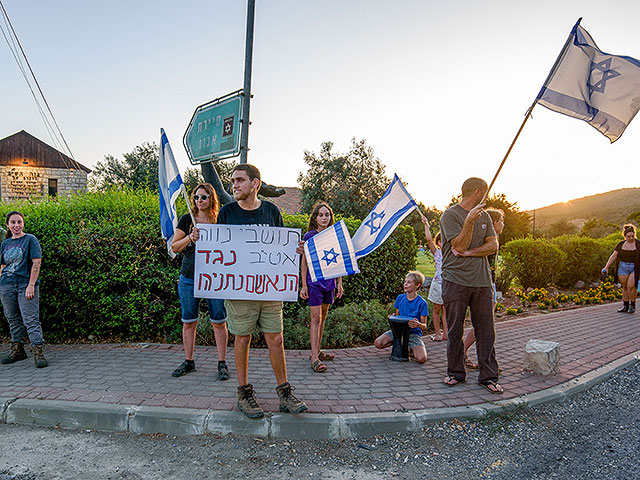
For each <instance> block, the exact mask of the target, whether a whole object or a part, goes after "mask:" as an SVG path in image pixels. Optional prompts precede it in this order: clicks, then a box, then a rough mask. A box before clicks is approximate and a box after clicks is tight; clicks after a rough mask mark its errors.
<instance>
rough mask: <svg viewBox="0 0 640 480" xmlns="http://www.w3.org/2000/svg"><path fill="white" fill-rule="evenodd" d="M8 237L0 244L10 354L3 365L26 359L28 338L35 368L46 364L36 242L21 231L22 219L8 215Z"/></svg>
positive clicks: (17, 214)
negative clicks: (25, 342) (26, 338)
mask: <svg viewBox="0 0 640 480" xmlns="http://www.w3.org/2000/svg"><path fill="white" fill-rule="evenodd" d="M6 220H7V222H6V223H7V238H6V240H4V241H3V242H2V244H1V245H0V263H1V265H0V300H1V301H2V307H3V309H4V315H5V317H7V321H8V322H9V329H10V331H11V351H10V352H9V354H8V355H6V356H4V357H2V359H0V362H1V363H3V364H8V363H14V362H17V361H19V360H24V359H26V358H27V352H25V350H24V337H25V336H26V335H28V336H29V342H31V351H32V352H33V359H34V361H35V364H36V367H37V368H43V367H46V366H47V365H48V363H47V360H46V359H45V358H44V338H43V336H42V325H40V280H39V279H38V276H39V275H40V263H41V261H42V249H41V248H40V242H38V239H37V238H36V237H34V236H33V235H31V234H30V233H25V232H24V216H23V215H22V213H20V212H17V211H13V212H9V213H8V214H7V219H6Z"/></svg>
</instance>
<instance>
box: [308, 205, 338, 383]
mask: <svg viewBox="0 0 640 480" xmlns="http://www.w3.org/2000/svg"><path fill="white" fill-rule="evenodd" d="M331 225H333V210H331V207H330V206H329V205H328V204H327V203H326V202H316V204H315V205H314V206H313V210H312V211H311V216H310V217H309V226H308V227H307V233H305V234H304V237H303V238H302V239H303V240H304V241H307V240H309V239H310V238H311V237H313V236H314V235H317V234H318V233H320V232H321V231H323V230H325V229H326V228H328V227H330V226H331ZM300 270H301V276H302V288H301V289H300V298H303V299H305V300H307V303H308V304H309V310H310V311H311V328H310V331H309V338H310V342H311V368H312V369H313V371H314V372H318V373H323V372H326V371H327V366H326V365H325V364H324V363H322V362H323V361H327V360H333V358H334V355H333V354H332V353H325V352H323V351H322V350H320V346H321V344H322V333H323V332H324V323H325V321H326V319H327V313H328V312H329V307H330V306H331V305H333V301H334V299H335V298H340V297H341V296H342V293H343V291H342V277H338V278H337V279H335V280H334V279H330V280H318V281H317V282H312V281H311V274H309V267H308V265H307V257H306V256H305V255H302V262H301V268H300Z"/></svg>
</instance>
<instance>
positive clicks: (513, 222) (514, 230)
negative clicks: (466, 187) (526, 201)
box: [447, 193, 531, 245]
mask: <svg viewBox="0 0 640 480" xmlns="http://www.w3.org/2000/svg"><path fill="white" fill-rule="evenodd" d="M460 200H462V195H458V196H456V197H452V198H451V202H450V203H449V205H448V206H447V208H449V207H450V206H452V205H454V204H456V203H459V202H460ZM485 203H486V205H487V207H493V208H499V209H500V210H502V211H503V212H504V230H502V233H501V234H500V245H504V244H505V243H507V242H510V241H511V240H515V239H516V238H525V237H526V236H527V235H528V234H529V233H530V232H531V225H530V219H529V214H528V213H527V212H521V211H520V208H519V207H518V204H517V202H513V203H511V202H510V201H508V200H507V196H506V195H505V194H504V193H499V194H495V195H491V196H489V197H488V198H487V199H486V200H485Z"/></svg>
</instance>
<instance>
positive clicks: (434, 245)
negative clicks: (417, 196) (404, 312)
mask: <svg viewBox="0 0 640 480" xmlns="http://www.w3.org/2000/svg"><path fill="white" fill-rule="evenodd" d="M420 218H421V220H422V223H423V224H424V235H425V237H426V239H427V244H428V245H429V250H431V253H432V254H433V261H434V263H435V265H436V271H435V274H434V275H433V280H432V281H431V285H430V286H429V296H428V297H427V300H429V301H430V302H431V303H433V328H434V330H435V331H436V333H435V335H432V336H431V340H433V341H434V342H441V341H443V340H448V339H449V337H448V336H447V335H448V334H447V317H446V313H445V311H444V305H443V300H442V235H441V234H440V232H438V233H437V234H436V238H435V239H432V238H431V231H430V230H429V220H427V217H425V216H424V215H421V217H420Z"/></svg>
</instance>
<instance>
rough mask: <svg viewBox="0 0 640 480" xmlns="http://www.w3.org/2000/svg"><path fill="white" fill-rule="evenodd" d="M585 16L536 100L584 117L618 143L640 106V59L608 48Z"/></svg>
mask: <svg viewBox="0 0 640 480" xmlns="http://www.w3.org/2000/svg"><path fill="white" fill-rule="evenodd" d="M580 20H582V19H580ZM580 20H578V22H577V23H576V24H575V26H574V27H573V29H572V30H571V34H570V35H569V39H568V40H567V43H566V44H565V47H564V49H563V50H562V52H561V53H560V56H559V57H558V60H557V61H556V64H555V65H554V67H553V69H552V70H551V73H549V77H548V78H547V81H546V82H545V83H544V86H543V87H542V90H540V93H539V94H538V97H537V99H536V101H537V103H539V104H540V105H543V106H545V107H547V108H548V109H550V110H553V111H555V112H559V113H563V114H565V115H568V116H570V117H574V118H579V119H580V120H584V121H585V122H587V123H589V125H591V126H592V127H594V128H595V129H597V130H598V131H599V132H600V133H602V134H603V135H604V136H606V137H607V138H609V140H611V143H613V142H615V141H616V140H617V139H618V138H620V136H621V135H622V132H624V129H625V128H627V125H629V123H630V122H631V120H633V117H634V116H635V115H636V113H638V110H639V109H640V62H639V61H638V60H636V59H635V58H631V57H621V56H616V55H610V54H608V53H604V52H602V51H601V50H600V49H599V48H598V46H597V45H596V42H594V41H593V38H591V35H589V32H587V31H586V30H585V29H584V28H582V27H581V26H580Z"/></svg>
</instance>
